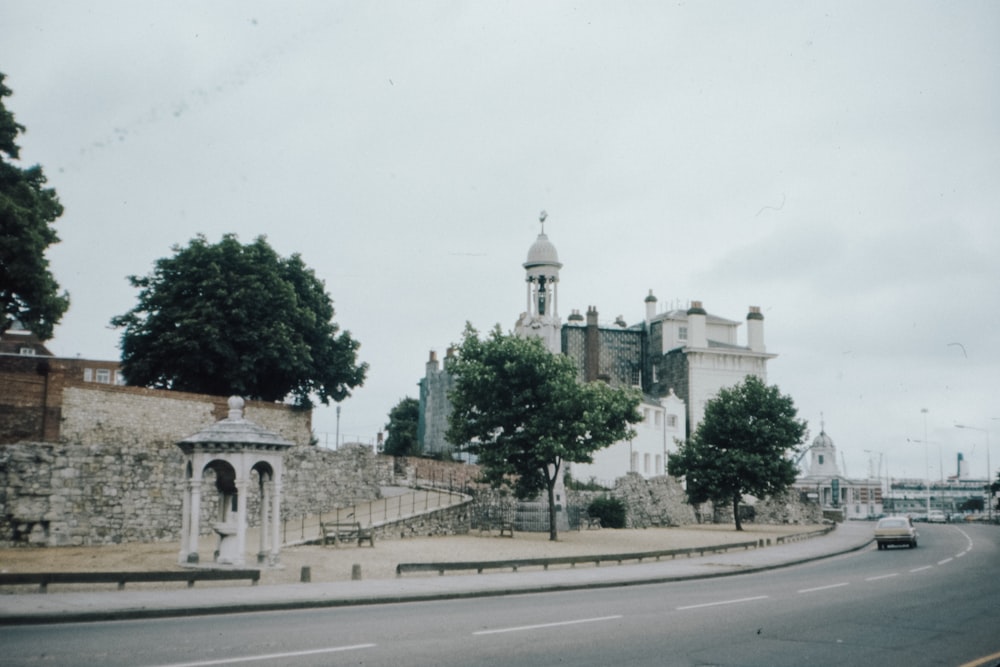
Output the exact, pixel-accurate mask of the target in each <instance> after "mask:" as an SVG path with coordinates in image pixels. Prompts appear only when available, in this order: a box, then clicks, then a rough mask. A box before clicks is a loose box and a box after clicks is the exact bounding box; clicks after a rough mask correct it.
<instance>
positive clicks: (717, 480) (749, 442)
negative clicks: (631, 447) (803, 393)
mask: <svg viewBox="0 0 1000 667" xmlns="http://www.w3.org/2000/svg"><path fill="white" fill-rule="evenodd" d="M796 415H797V413H796V409H795V404H794V403H793V402H792V399H791V398H790V397H788V396H783V395H782V394H781V393H780V392H779V391H778V388H777V387H774V386H770V387H769V386H767V385H765V384H764V382H763V381H762V380H761V379H760V378H758V377H757V376H754V375H750V376H747V377H746V379H745V380H744V381H743V382H741V383H740V384H737V385H736V386H734V387H730V388H727V389H722V390H720V391H719V393H718V395H717V396H716V397H715V398H713V399H712V400H710V401H708V403H707V404H706V405H705V416H704V418H703V419H702V421H701V424H699V425H698V428H697V429H696V430H695V432H694V434H693V435H692V436H691V438H690V439H689V440H688V441H687V442H685V443H682V444H681V445H680V447H679V451H678V452H677V453H676V454H670V455H669V456H668V461H669V470H670V474H671V475H674V476H675V477H682V476H683V477H684V479H685V482H686V485H687V495H688V499H689V500H690V501H691V502H692V503H695V504H698V503H703V502H705V501H707V500H711V501H712V502H714V503H717V504H722V503H732V507H733V515H734V516H735V520H736V530H743V526H742V524H741V522H740V512H739V505H740V501H741V500H742V499H743V496H744V495H748V494H749V495H754V496H757V497H761V498H763V497H765V496H769V495H774V494H776V493H781V492H782V491H784V490H785V489H787V488H788V487H789V486H790V485H791V484H792V483H793V482H794V481H795V463H794V461H793V460H792V457H791V454H793V453H794V452H795V451H796V450H797V448H798V446H799V445H800V444H801V443H802V442H803V441H804V439H805V437H806V434H807V425H806V422H805V421H803V420H800V419H798V418H797V417H796Z"/></svg>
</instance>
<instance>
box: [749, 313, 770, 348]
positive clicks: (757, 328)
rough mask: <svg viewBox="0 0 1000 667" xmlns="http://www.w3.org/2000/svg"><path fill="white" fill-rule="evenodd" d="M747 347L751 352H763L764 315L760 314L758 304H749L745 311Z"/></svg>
mask: <svg viewBox="0 0 1000 667" xmlns="http://www.w3.org/2000/svg"><path fill="white" fill-rule="evenodd" d="M747 347H749V348H750V351H751V352H764V351H765V350H766V349H767V348H765V347H764V316H763V315H761V314H760V306H750V312H749V313H747Z"/></svg>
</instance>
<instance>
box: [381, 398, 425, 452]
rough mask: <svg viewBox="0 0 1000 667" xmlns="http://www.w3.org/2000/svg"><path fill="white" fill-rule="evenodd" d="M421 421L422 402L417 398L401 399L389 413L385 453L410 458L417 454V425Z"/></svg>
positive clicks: (386, 426)
mask: <svg viewBox="0 0 1000 667" xmlns="http://www.w3.org/2000/svg"><path fill="white" fill-rule="evenodd" d="M419 421H420V401H418V400H417V399H415V398H410V397H409V396H407V397H406V398H403V399H400V401H399V403H397V404H396V405H395V406H393V408H392V410H390V411H389V423H388V424H386V425H385V430H386V432H387V433H388V435H387V436H386V439H385V446H384V447H383V451H384V452H385V453H386V454H390V455H392V456H410V455H411V454H416V453H417V423H418V422H419Z"/></svg>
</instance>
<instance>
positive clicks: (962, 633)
mask: <svg viewBox="0 0 1000 667" xmlns="http://www.w3.org/2000/svg"><path fill="white" fill-rule="evenodd" d="M511 576H517V575H511ZM998 628H1000V531H998V530H997V529H996V528H994V527H989V526H966V525H960V526H953V525H943V526H938V525H922V526H921V527H920V547H919V548H917V549H906V548H894V549H890V550H888V551H877V550H876V549H875V548H874V546H872V547H871V548H868V549H865V550H863V551H861V552H856V553H853V554H849V555H845V556H839V557H836V558H831V559H827V560H823V561H819V562H816V563H811V564H807V565H801V566H797V567H791V568H786V569H781V570H775V571H771V572H766V573H758V574H751V575H741V576H735V577H723V578H719V579H705V580H700V581H689V582H681V583H672V584H658V585H637V586H627V587H621V588H610V589H597V590H579V591H569V592H561V593H549V594H527V595H517V596H506V597H498V598H477V599H469V600H448V601H439V602H426V603H404V604H387V605H374V606H367V607H348V608H332V609H316V610H304V611H290V612H273V613H255V614H242V615H231V616H204V617H195V618H174V619H165V620H150V621H125V622H116V623H89V624H66V625H46V626H20V627H4V628H0V646H2V654H3V662H4V664H5V665H53V666H59V665H83V664H101V665H108V666H114V665H149V666H154V665H155V666H166V665H170V666H172V667H178V666H180V665H185V666H188V667H195V666H198V667H201V666H208V665H231V664H232V665H257V664H260V665H272V664H273V665H293V666H296V667H298V666H302V665H456V666H457V665H462V666H466V667H468V666H475V665H491V666H492V665H518V666H525V665H594V666H601V667H606V666H607V665H616V664H621V665H770V666H775V667H781V666H783V665H796V666H799V665H806V664H808V665H838V666H839V665H847V664H883V665H907V667H914V666H919V665H963V664H965V663H968V662H970V661H973V660H975V659H977V658H980V657H983V656H988V655H991V654H996V653H998V652H1000V629H998ZM998 663H1000V659H998V660H991V661H989V662H987V663H985V664H989V665H995V664H998Z"/></svg>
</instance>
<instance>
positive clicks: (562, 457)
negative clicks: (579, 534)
mask: <svg viewBox="0 0 1000 667" xmlns="http://www.w3.org/2000/svg"><path fill="white" fill-rule="evenodd" d="M446 369H447V370H448V372H449V373H450V374H451V375H452V377H453V378H454V380H455V386H454V389H453V390H452V391H451V392H450V394H449V398H450V399H451V404H452V412H451V414H450V415H449V418H448V423H449V428H448V434H447V438H448V440H449V441H450V442H452V443H456V444H459V445H461V446H462V447H463V448H464V449H465V450H467V451H469V452H471V453H473V454H475V455H476V456H477V457H478V463H479V465H480V466H482V469H483V476H484V477H485V479H486V481H488V482H489V483H490V484H491V485H492V486H493V487H495V488H496V487H500V486H512V487H513V489H514V493H515V495H516V496H517V497H518V498H522V499H523V498H530V497H533V496H535V495H537V494H539V493H540V492H542V491H546V492H547V493H548V503H549V539H550V540H555V539H557V532H556V520H555V518H556V505H555V484H556V481H557V480H558V476H559V473H560V468H561V467H562V464H563V463H564V462H568V463H590V462H592V461H593V453H594V452H596V451H598V450H600V449H602V448H604V447H607V446H609V445H611V444H613V443H615V442H617V441H619V440H624V439H627V438H629V437H633V436H634V434H635V432H634V431H633V430H632V428H631V424H634V423H637V422H639V421H640V420H641V419H642V417H641V415H639V412H638V410H637V407H638V405H639V400H640V397H639V394H638V392H635V391H633V390H625V389H612V388H611V387H609V386H608V385H606V384H604V383H602V382H591V383H586V384H583V383H580V382H578V381H577V368H576V365H575V363H574V362H573V361H572V360H571V359H570V358H569V357H566V356H564V355H561V354H552V353H551V352H549V351H548V350H547V349H546V348H545V347H544V345H543V344H542V342H541V341H540V340H539V339H537V338H521V337H518V336H514V335H511V334H507V335H505V334H502V333H501V332H500V327H499V326H497V327H495V328H494V329H493V331H492V332H491V333H490V335H489V336H488V337H487V338H485V339H483V340H481V339H480V338H479V334H478V332H477V331H476V330H475V329H474V328H472V326H471V325H466V328H465V333H464V335H463V342H462V345H461V346H460V347H459V348H458V354H457V355H455V356H453V357H450V358H449V359H448V361H447V362H446Z"/></svg>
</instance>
